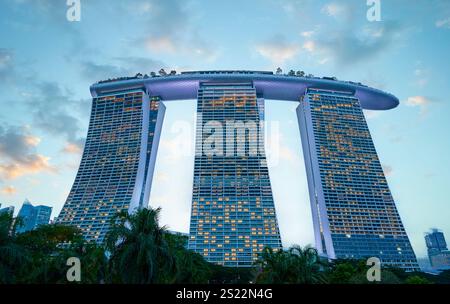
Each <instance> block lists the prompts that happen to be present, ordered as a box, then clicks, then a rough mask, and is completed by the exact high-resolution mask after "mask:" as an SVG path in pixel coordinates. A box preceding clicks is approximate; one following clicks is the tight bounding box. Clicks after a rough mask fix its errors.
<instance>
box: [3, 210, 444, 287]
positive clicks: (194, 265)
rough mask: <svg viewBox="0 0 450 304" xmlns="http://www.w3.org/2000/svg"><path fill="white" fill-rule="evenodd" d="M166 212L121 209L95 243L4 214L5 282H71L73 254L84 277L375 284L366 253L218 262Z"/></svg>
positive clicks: (389, 271)
mask: <svg viewBox="0 0 450 304" xmlns="http://www.w3.org/2000/svg"><path fill="white" fill-rule="evenodd" d="M159 213H160V210H159V209H141V210H138V211H137V212H136V213H134V214H131V215H130V214H128V213H120V214H118V215H117V216H116V217H115V218H114V219H113V223H112V227H111V230H110V233H109V234H108V235H107V238H106V242H105V244H96V243H88V242H86V241H85V240H84V239H83V238H82V235H81V233H80V231H79V230H78V229H77V228H74V227H68V226H62V225H44V226H40V227H39V228H37V229H36V230H33V231H29V232H26V233H23V234H19V235H17V234H16V233H15V231H16V230H15V228H16V226H17V225H20V224H21V220H20V219H14V218H13V216H12V214H8V213H3V214H0V284H15V283H25V284H29V283H31V284H35V283H45V284H67V283H68V282H67V279H66V272H67V270H68V268H69V267H68V266H67V265H66V263H67V260H68V258H70V257H77V258H79V259H80V262H81V282H80V283H81V284H98V283H124V284H128V283H136V284H151V283H171V284H173V283H175V284H204V283H210V284H211V283H212V284H247V283H255V282H256V283H262V284H321V283H331V284H374V283H371V282H368V281H367V278H366V272H367V270H368V266H367V265H366V261H365V260H334V261H331V262H324V261H323V260H321V258H320V257H319V255H318V253H317V250H316V249H314V248H311V247H305V248H301V247H299V246H293V247H291V248H290V249H288V250H278V251H274V250H272V249H271V248H265V249H264V251H263V252H262V253H261V254H260V256H259V259H258V260H257V261H256V263H255V265H254V267H248V268H232V267H223V266H220V265H214V264H211V263H208V262H207V261H206V260H205V259H204V258H203V257H202V256H201V255H200V254H198V253H195V252H193V251H190V250H187V249H186V247H187V242H188V238H187V237H186V236H183V235H177V234H171V233H169V232H167V231H166V229H165V227H160V226H159ZM381 278H382V281H381V282H377V283H378V284H401V283H405V284H433V283H436V284H449V283H450V271H444V272H442V273H441V274H440V275H431V274H427V273H421V272H415V273H406V272H405V271H403V270H401V269H398V268H392V267H390V268H383V269H382V272H381ZM375 284H376V283H375Z"/></svg>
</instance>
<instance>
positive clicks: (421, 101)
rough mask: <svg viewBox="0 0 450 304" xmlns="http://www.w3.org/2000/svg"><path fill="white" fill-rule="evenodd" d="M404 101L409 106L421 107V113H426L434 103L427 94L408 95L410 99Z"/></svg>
mask: <svg viewBox="0 0 450 304" xmlns="http://www.w3.org/2000/svg"><path fill="white" fill-rule="evenodd" d="M404 103H405V105H407V106H408V107H419V108H420V113H421V114H425V113H426V112H427V109H428V106H429V105H430V104H431V103H432V101H431V99H429V98H428V97H425V96H412V97H408V99H407V100H405V101H404Z"/></svg>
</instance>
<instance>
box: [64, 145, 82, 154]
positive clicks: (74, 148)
mask: <svg viewBox="0 0 450 304" xmlns="http://www.w3.org/2000/svg"><path fill="white" fill-rule="evenodd" d="M63 152H64V153H68V154H81V153H83V148H82V144H75V143H67V144H66V145H65V146H64V148H63Z"/></svg>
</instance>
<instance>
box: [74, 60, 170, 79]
mask: <svg viewBox="0 0 450 304" xmlns="http://www.w3.org/2000/svg"><path fill="white" fill-rule="evenodd" d="M80 67H81V74H82V76H83V77H84V78H86V79H87V80H88V81H90V82H96V81H99V80H104V79H108V78H115V77H122V76H134V75H136V74H137V73H142V74H145V73H150V72H151V71H159V70H160V69H161V68H167V66H166V64H165V63H163V62H161V61H159V60H153V59H151V58H144V57H131V56H130V57H115V58H113V59H112V60H111V63H110V64H101V63H95V62H93V61H82V62H81V63H80Z"/></svg>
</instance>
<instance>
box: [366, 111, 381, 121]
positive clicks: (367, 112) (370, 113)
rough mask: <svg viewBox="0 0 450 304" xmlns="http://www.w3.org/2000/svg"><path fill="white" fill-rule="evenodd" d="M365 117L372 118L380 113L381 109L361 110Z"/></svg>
mask: <svg viewBox="0 0 450 304" xmlns="http://www.w3.org/2000/svg"><path fill="white" fill-rule="evenodd" d="M363 112H364V116H365V117H366V119H374V118H377V117H379V116H380V115H381V113H382V111H373V110H363Z"/></svg>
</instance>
